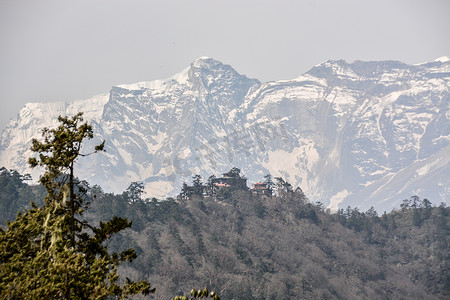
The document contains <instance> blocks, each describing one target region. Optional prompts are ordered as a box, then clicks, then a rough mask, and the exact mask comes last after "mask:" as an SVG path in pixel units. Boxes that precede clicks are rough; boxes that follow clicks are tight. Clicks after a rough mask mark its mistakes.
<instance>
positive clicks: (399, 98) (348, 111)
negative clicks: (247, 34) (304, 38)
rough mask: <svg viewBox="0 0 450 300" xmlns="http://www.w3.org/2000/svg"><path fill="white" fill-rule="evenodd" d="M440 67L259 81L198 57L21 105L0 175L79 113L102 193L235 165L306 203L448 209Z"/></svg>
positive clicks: (18, 166) (328, 65)
mask: <svg viewBox="0 0 450 300" xmlns="http://www.w3.org/2000/svg"><path fill="white" fill-rule="evenodd" d="M449 91H450V60H449V59H448V58H446V57H443V58H439V59H437V60H435V61H433V62H428V63H422V64H419V65H408V64H404V63H402V62H398V61H370V62H364V61H355V62H353V63H347V62H345V61H343V60H336V61H332V60H330V61H326V62H324V63H321V64H319V65H316V66H314V67H313V68H312V69H311V70H309V71H308V72H306V73H305V74H302V75H300V76H299V77H297V78H294V79H292V80H283V81H272V82H265V83H262V82H260V81H259V80H257V79H252V78H248V77H246V76H245V75H242V74H239V73H238V72H237V71H236V70H234V69H233V68H232V67H231V66H230V65H226V64H223V63H221V62H220V61H217V60H215V59H213V58H209V57H201V58H199V59H197V60H196V61H194V62H193V63H191V64H190V66H188V67H187V68H186V69H184V70H182V71H181V72H180V73H178V74H175V75H174V76H172V77H170V78H168V79H164V80H156V81H150V82H145V81H144V82H138V83H135V84H123V85H117V86H114V87H112V88H111V90H110V91H109V93H105V94H102V95H98V96H94V97H92V98H90V99H86V100H77V101H73V102H71V103H63V102H61V103H28V104H26V105H25V106H24V107H23V108H22V109H21V110H20V111H19V113H18V116H17V118H15V119H13V120H11V122H10V123H9V124H8V125H7V127H6V128H5V129H4V130H3V132H2V135H1V140H0V166H4V167H6V168H8V169H15V170H17V171H19V172H21V173H30V174H31V175H32V176H33V178H35V179H37V178H39V175H40V174H41V172H42V170H38V169H29V168H28V166H27V163H26V162H27V159H28V157H30V156H31V155H32V153H31V151H30V150H29V149H30V146H31V140H32V139H33V138H38V139H39V138H40V135H41V130H42V128H44V127H54V126H56V124H57V118H58V116H59V115H74V114H75V113H77V112H79V111H82V112H84V115H85V119H86V120H88V121H89V122H90V123H91V124H92V126H93V128H94V133H95V138H94V140H92V141H89V142H88V143H87V144H86V147H89V146H92V145H94V144H95V143H98V142H99V141H102V140H106V144H105V149H106V153H104V154H100V155H94V156H91V157H88V158H83V159H80V160H79V162H78V176H79V177H80V178H81V179H85V180H87V181H88V182H90V183H91V184H98V185H100V186H102V187H103V188H104V189H105V190H107V191H113V192H122V191H123V190H124V189H125V188H126V187H127V186H128V185H129V183H130V182H132V181H142V182H143V183H144V184H145V186H146V192H147V195H148V196H149V197H167V196H173V195H175V194H177V193H178V192H179V190H180V187H181V185H182V183H183V182H190V181H191V178H192V176H193V175H194V174H200V175H202V176H203V178H207V177H208V176H209V175H211V174H215V175H218V174H221V173H223V172H226V171H228V170H229V169H231V167H233V166H236V167H238V168H240V169H241V171H242V173H243V174H245V176H247V178H248V179H249V181H250V182H257V181H259V180H261V179H262V178H263V176H264V175H266V174H268V173H270V174H271V175H272V176H274V177H277V176H281V177H283V178H284V179H286V180H287V181H289V182H290V183H291V184H292V185H293V186H295V187H296V186H299V187H301V188H302V190H303V191H304V192H305V194H306V195H307V196H308V197H309V199H310V200H311V201H314V202H316V201H320V202H322V203H324V204H325V205H326V206H328V207H329V208H331V209H333V210H336V209H338V208H345V207H347V206H352V207H355V206H356V207H359V208H360V209H363V210H364V209H368V208H370V207H371V206H374V207H375V208H376V209H377V210H381V211H383V210H384V211H386V210H391V209H392V208H394V207H398V206H399V204H400V203H401V202H402V200H403V199H405V198H409V197H410V196H412V195H418V196H420V197H423V198H428V199H429V200H430V201H431V202H432V203H436V204H439V203H440V202H445V203H447V204H449V202H450V177H449V174H450V169H449V159H450V142H449V141H450V93H449Z"/></svg>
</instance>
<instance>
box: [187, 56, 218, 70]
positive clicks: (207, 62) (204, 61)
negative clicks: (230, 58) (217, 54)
mask: <svg viewBox="0 0 450 300" xmlns="http://www.w3.org/2000/svg"><path fill="white" fill-rule="evenodd" d="M217 65H222V63H221V62H220V61H218V60H215V59H214V58H212V57H208V56H202V57H199V58H197V59H196V60H195V61H194V62H193V63H192V64H191V66H193V67H196V68H204V67H212V66H217Z"/></svg>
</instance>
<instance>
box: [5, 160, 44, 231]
mask: <svg viewBox="0 0 450 300" xmlns="http://www.w3.org/2000/svg"><path fill="white" fill-rule="evenodd" d="M29 179H30V176H29V175H20V174H19V173H18V172H17V171H14V170H10V171H8V170H7V169H6V168H0V226H4V225H6V220H14V218H15V217H16V215H17V212H19V211H22V212H24V211H26V210H28V209H30V208H31V202H33V203H36V204H37V205H38V206H42V205H43V201H42V199H44V196H45V189H44V188H43V187H42V186H41V185H35V186H30V185H28V184H26V181H28V180H29Z"/></svg>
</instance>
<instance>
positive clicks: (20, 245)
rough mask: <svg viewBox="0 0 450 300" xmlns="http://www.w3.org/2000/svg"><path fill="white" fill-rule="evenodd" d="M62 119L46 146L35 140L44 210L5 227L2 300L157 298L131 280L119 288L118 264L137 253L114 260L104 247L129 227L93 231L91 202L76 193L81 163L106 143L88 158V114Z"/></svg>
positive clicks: (0, 237) (112, 224) (0, 249)
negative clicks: (86, 212)
mask: <svg viewBox="0 0 450 300" xmlns="http://www.w3.org/2000/svg"><path fill="white" fill-rule="evenodd" d="M58 120H59V122H60V125H59V126H58V127H57V128H56V129H48V128H45V129H44V130H43V134H42V135H43V138H44V141H43V142H40V141H38V140H33V146H32V148H31V149H32V150H33V151H34V152H36V153H37V154H38V157H33V158H30V160H29V163H30V165H31V166H32V167H36V166H43V167H44V168H45V173H44V175H43V176H42V177H41V179H40V182H41V183H42V184H43V185H44V186H45V188H46V190H47V196H46V198H45V204H44V206H43V207H37V206H36V205H33V206H32V208H31V209H30V210H28V211H26V212H25V213H24V214H20V213H19V214H18V215H17V218H16V220H15V221H13V222H7V229H6V230H3V229H0V298H2V299H38V298H39V299H41V298H51V299H90V298H95V299H105V298H107V297H108V296H110V295H114V296H117V297H119V298H124V297H127V296H128V295H131V294H137V293H143V294H149V293H150V292H153V291H154V290H151V289H150V284H149V283H148V282H146V281H140V282H133V281H130V280H128V279H127V281H126V283H125V284H124V285H119V284H118V282H117V281H118V279H119V276H118V275H117V266H118V264H119V263H120V262H122V261H132V260H133V259H134V258H135V257H136V254H135V252H134V250H133V249H129V250H126V251H123V252H122V253H120V254H117V253H113V254H110V253H109V252H108V249H107V248H106V246H105V245H104V242H105V241H107V240H108V239H109V238H110V236H111V235H112V234H114V233H117V232H119V231H121V230H123V229H125V228H127V227H130V226H131V222H129V221H128V220H126V219H123V218H117V217H114V218H113V219H111V220H109V221H107V222H105V223H103V222H100V224H99V226H98V227H95V226H93V225H91V224H89V223H88V222H87V221H86V220H83V218H82V215H83V211H84V209H86V208H87V204H86V203H85V201H84V200H85V199H84V198H83V197H82V193H81V194H80V193H77V191H78V192H79V191H81V189H80V183H79V182H77V180H76V178H75V176H74V167H75V162H76V160H77V159H78V158H79V157H82V156H87V155H90V154H92V153H95V152H98V151H103V147H104V142H103V143H101V144H100V145H98V146H96V147H95V150H94V151H93V152H92V153H88V154H82V153H81V152H80V151H81V146H82V142H83V141H84V140H85V139H91V138H92V137H93V131H92V127H91V126H90V125H88V124H87V123H82V122H83V117H82V113H79V114H77V115H75V116H74V117H73V118H68V117H59V119H58Z"/></svg>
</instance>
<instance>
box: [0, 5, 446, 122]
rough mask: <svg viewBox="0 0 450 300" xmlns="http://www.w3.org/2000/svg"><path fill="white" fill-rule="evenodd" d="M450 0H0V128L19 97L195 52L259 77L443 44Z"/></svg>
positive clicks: (441, 49) (418, 55)
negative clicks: (334, 60) (330, 62)
mask: <svg viewBox="0 0 450 300" xmlns="http://www.w3.org/2000/svg"><path fill="white" fill-rule="evenodd" d="M449 15H450V1H448V0H422V1H418V0H405V1H403V0H395V1H394V0H339V1H338V0H317V1H313V0H310V1H300V0H292V1H287V0H272V1H264V0H254V1H246V0H224V1H221V0H190V1H188V0H184V1H183V0H175V1H170V0H161V1H155V0H145V1H144V0H142V1H141V0H73V1H65V0H53V1H47V0H39V1H36V0H29V1H23V0H0V97H1V98H0V103H1V108H2V109H0V131H1V130H3V128H4V127H5V126H6V124H7V123H8V122H9V120H10V118H13V117H15V116H16V115H17V113H18V111H19V110H20V108H21V107H22V106H23V105H24V104H25V103H26V102H36V101H39V102H44V101H45V102H49V101H72V100H76V99H85V98H89V97H91V96H94V95H96V94H100V93H104V92H108V91H109V89H110V88H111V86H113V85H116V84H122V83H133V82H138V81H150V80H154V79H164V78H167V77H170V76H171V75H173V74H175V73H177V72H179V71H181V70H182V69H183V68H185V67H187V66H188V65H189V64H190V63H191V62H192V61H193V60H195V59H196V58H198V57H200V56H210V57H213V58H215V59H218V60H220V61H222V62H223V63H225V64H230V65H232V66H233V67H234V68H235V69H236V70H237V71H238V72H240V73H242V74H245V75H247V76H248V77H252V78H258V79H259V80H261V81H269V80H280V79H292V78H295V77H297V76H299V75H301V74H302V73H304V72H306V71H308V70H309V69H310V68H311V67H312V66H314V65H316V64H318V63H321V62H323V61H326V60H328V59H345V60H346V61H348V62H352V61H354V60H400V61H403V62H406V63H411V64H415V63H421V62H425V61H432V60H434V59H436V58H438V57H440V56H450V18H449Z"/></svg>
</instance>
